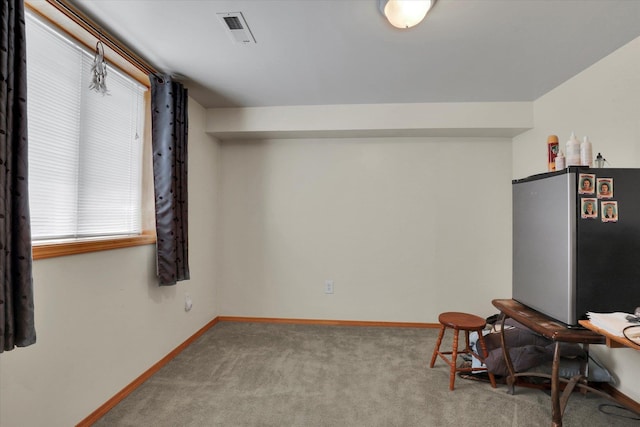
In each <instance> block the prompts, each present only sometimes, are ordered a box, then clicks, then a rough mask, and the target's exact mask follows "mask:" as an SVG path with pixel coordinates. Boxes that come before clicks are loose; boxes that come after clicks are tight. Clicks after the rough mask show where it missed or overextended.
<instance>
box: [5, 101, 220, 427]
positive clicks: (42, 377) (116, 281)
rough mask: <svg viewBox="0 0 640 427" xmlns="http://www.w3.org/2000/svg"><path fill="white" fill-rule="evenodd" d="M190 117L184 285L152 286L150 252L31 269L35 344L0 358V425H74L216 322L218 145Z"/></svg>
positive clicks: (197, 117)
mask: <svg viewBox="0 0 640 427" xmlns="http://www.w3.org/2000/svg"><path fill="white" fill-rule="evenodd" d="M189 110H190V111H189V112H190V117H189V122H190V123H189V124H190V126H189V168H190V173H191V174H192V176H195V177H197V179H190V181H189V198H190V200H189V202H190V215H189V221H190V223H189V227H190V230H189V231H190V232H189V238H190V245H191V248H190V267H191V280H190V281H186V282H180V283H179V284H178V285H177V286H172V287H162V288H160V287H158V286H157V285H156V280H155V248H154V246H152V245H151V246H142V247H135V248H127V249H117V250H111V251H104V252H96V253H91V254H83V255H73V256H66V257H60V258H52V259H45V260H38V261H35V262H34V273H33V274H34V290H35V307H36V330H37V334H38V341H37V343H36V344H35V345H33V346H30V347H26V348H20V349H16V350H13V351H10V352H5V353H3V354H2V355H1V356H0V425H2V426H7V427H14V426H15V427H17V426H29V427H34V426H70V425H75V424H76V423H77V422H79V421H80V420H82V419H83V418H85V417H86V416H87V415H89V414H90V413H91V412H93V411H94V410H95V409H97V408H98V407H99V406H100V405H102V404H103V403H104V402H106V401H107V400H108V399H109V398H111V397H112V396H113V395H114V394H115V393H117V392H118V391H120V390H121V389H122V388H123V387H124V386H126V385H127V384H128V383H130V382H131V381H132V380H133V379H135V378H136V377H138V376H139V375H140V374H142V373H143V372H144V371H145V370H147V369H148V368H149V367H151V366H152V365H153V364H154V363H156V362H157V361H159V360H160V359H161V358H163V357H164V356H166V355H167V354H168V353H169V352H170V351H171V350H173V349H174V348H175V347H177V346H178V345H179V344H181V343H182V342H183V341H185V340H186V339H187V338H189V337H190V336H191V335H192V334H193V333H194V332H196V331H197V330H198V329H200V328H201V327H202V326H204V325H205V324H206V323H207V322H209V321H210V320H211V319H213V318H214V317H215V316H216V315H217V313H218V312H217V310H216V300H215V294H214V286H215V282H216V275H217V271H218V270H217V268H216V265H215V259H216V256H217V251H216V248H215V241H216V237H217V236H216V229H217V227H216V225H215V224H216V221H217V215H216V210H215V209H216V205H217V190H216V189H217V170H218V145H217V144H216V143H214V142H213V140H212V138H211V137H209V136H207V135H205V134H204V132H203V122H204V109H203V108H202V107H200V106H199V105H198V104H196V103H195V102H190V104H189ZM185 293H189V294H190V296H191V298H192V299H193V309H192V310H191V311H190V312H188V313H187V312H185V311H184V298H185Z"/></svg>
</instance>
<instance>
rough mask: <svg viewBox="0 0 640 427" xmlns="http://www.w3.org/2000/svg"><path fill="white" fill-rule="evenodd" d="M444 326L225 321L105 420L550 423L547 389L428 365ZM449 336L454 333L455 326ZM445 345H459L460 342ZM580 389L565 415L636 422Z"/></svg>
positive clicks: (583, 426)
mask: <svg viewBox="0 0 640 427" xmlns="http://www.w3.org/2000/svg"><path fill="white" fill-rule="evenodd" d="M437 334H438V331H437V330H436V329H417V328H415V329H414V328H386V327H350V326H322V325H286V324H268V323H239V322H238V323H237V322H220V323H218V324H216V325H215V326H214V327H213V328H211V329H209V330H208V331H207V332H206V333H205V334H204V335H202V336H201V337H200V338H198V339H197V340H196V341H195V342H194V343H193V344H191V345H190V346H189V347H188V348H186V349H185V350H184V351H183V352H181V353H180V354H179V355H178V356H177V357H176V358H174V359H173V360H172V361H171V362H169V363H168V364H167V365H166V366H164V367H163V368H162V369H161V370H160V371H159V372H157V373H156V374H155V375H154V376H152V377H151V378H150V379H149V380H147V381H146V382H145V383H144V384H142V385H141V386H140V387H138V388H137V389H136V390H135V391H134V392H133V393H131V394H130V395H129V396H127V397H126V398H125V399H124V400H123V401H121V402H120V403H119V404H118V405H117V406H116V407H114V408H113V409H112V410H111V411H109V412H108V413H107V414H106V415H105V416H104V417H103V418H102V419H101V420H99V421H98V422H97V423H96V424H95V425H96V426H123V427H124V426H136V427H141V426H197V427H200V426H225V427H226V426H238V427H243V426H247V427H249V426H265V427H267V426H274V427H275V426H278V427H284V426H291V427H293V426H296V427H297V426H300V427H303V426H304V427H316V426H317V427H324V426H327V427H334V426H336V427H337V426H362V427H376V426H380V427H383V426H384V427H391V426H398V427H405V426H433V427H437V426H511V427H527V426H531V427H539V426H548V425H550V424H551V401H550V399H549V395H548V394H547V393H545V392H544V391H541V390H536V389H531V388H523V387H518V388H516V394H515V395H509V394H507V388H506V386H505V385H502V384H498V387H497V388H495V389H493V388H491V386H490V384H489V383H485V382H481V381H473V380H465V379H463V378H460V377H456V383H455V390H454V391H449V388H448V386H449V368H448V366H447V365H446V364H445V363H444V362H443V361H442V360H439V361H437V362H436V365H435V367H434V368H433V369H430V368H429V361H430V357H431V353H432V351H433V348H434V346H435V342H436V339H437ZM447 335H450V334H447ZM446 338H448V337H445V341H444V342H443V347H442V348H444V346H445V345H446V346H447V347H450V346H451V343H450V341H447V340H446ZM610 403H612V402H611V401H609V400H606V399H602V398H599V397H597V396H595V395H590V394H588V395H586V396H584V395H582V394H578V393H574V394H573V396H572V397H571V399H570V400H569V404H568V406H567V409H566V412H565V416H564V425H565V426H568V427H571V426H576V427H577V426H580V427H589V426H598V427H599V426H635V427H638V426H639V425H640V421H638V420H631V419H628V418H624V417H626V416H633V413H630V412H628V411H626V410H620V409H616V408H612V407H610V406H606V407H604V408H602V409H604V410H608V411H611V412H613V413H614V415H608V414H605V413H604V412H603V411H601V410H600V409H599V407H600V405H602V404H606V405H608V404H610Z"/></svg>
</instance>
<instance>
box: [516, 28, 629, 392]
mask: <svg viewBox="0 0 640 427" xmlns="http://www.w3.org/2000/svg"><path fill="white" fill-rule="evenodd" d="M534 123H535V127H534V129H532V130H531V131H528V132H526V133H524V134H522V135H520V136H518V137H516V138H514V143H513V174H514V177H515V178H521V177H525V176H528V175H531V174H534V173H540V172H544V171H546V145H545V144H546V139H547V135H549V134H557V135H558V136H559V137H560V140H561V141H562V142H563V144H562V145H563V148H564V141H566V140H567V139H568V137H569V135H570V133H571V131H572V130H573V131H575V132H576V134H577V135H579V136H583V135H588V136H589V137H590V139H591V141H592V142H593V149H594V155H595V154H596V153H597V152H601V153H602V154H603V156H604V157H605V158H606V159H607V160H608V161H609V162H610V166H611V167H634V168H638V167H640V38H638V39H636V40H634V41H632V42H631V43H629V44H628V45H626V46H624V47H622V48H621V49H619V50H618V51H616V52H614V53H612V54H611V55H609V56H608V57H606V58H604V59H603V60H601V61H600V62H598V63H597V64H595V65H593V66H592V67H590V68H588V69H587V70H585V71H583V72H582V73H580V74H578V75H577V76H575V77H573V78H572V79H570V80H569V81H567V82H566V83H564V84H562V85H561V86H559V87H557V88H556V89H554V90H553V91H551V92H549V93H548V94H546V95H545V96H543V97H541V98H540V99H538V100H536V101H535V103H534ZM638 285H639V286H640V284H638ZM637 305H638V306H640V301H638V302H637ZM592 349H593V351H594V353H596V354H597V355H598V356H599V357H600V359H602V360H603V362H604V363H605V364H606V366H607V367H608V368H609V369H610V370H612V371H613V372H614V374H615V375H616V377H617V379H618V381H619V383H620V384H619V386H618V387H619V389H620V391H621V392H623V393H625V394H626V395H628V396H629V397H631V398H633V399H634V400H636V401H640V385H638V381H637V379H638V378H640V352H638V351H634V350H630V349H615V350H609V349H606V348H603V347H601V346H593V347H592Z"/></svg>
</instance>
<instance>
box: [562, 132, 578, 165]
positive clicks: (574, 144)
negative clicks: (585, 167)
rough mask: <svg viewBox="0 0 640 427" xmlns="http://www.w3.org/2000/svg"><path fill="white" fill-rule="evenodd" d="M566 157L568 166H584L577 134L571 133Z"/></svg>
mask: <svg viewBox="0 0 640 427" xmlns="http://www.w3.org/2000/svg"><path fill="white" fill-rule="evenodd" d="M565 157H566V160H567V166H580V165H581V164H582V163H581V159H580V141H578V138H576V134H575V132H571V136H570V137H569V140H568V141H567V148H566V150H565Z"/></svg>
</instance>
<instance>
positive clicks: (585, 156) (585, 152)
mask: <svg viewBox="0 0 640 427" xmlns="http://www.w3.org/2000/svg"><path fill="white" fill-rule="evenodd" d="M580 163H581V164H582V166H589V167H591V166H593V152H592V147H591V141H589V137H587V136H585V137H584V138H583V139H582V144H580Z"/></svg>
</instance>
